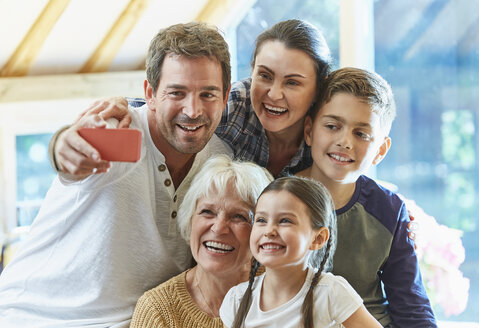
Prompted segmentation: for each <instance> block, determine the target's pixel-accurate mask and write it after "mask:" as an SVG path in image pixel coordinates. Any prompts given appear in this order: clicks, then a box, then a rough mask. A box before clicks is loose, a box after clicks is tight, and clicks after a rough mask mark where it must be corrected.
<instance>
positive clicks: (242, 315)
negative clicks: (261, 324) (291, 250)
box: [232, 259, 261, 328]
mask: <svg viewBox="0 0 479 328" xmlns="http://www.w3.org/2000/svg"><path fill="white" fill-rule="evenodd" d="M260 265H261V264H260V263H259V262H258V261H256V259H253V263H252V264H251V270H250V272H249V279H248V288H247V289H246V291H245V292H244V295H243V298H242V299H241V303H240V305H239V308H238V312H236V315H235V320H234V321H233V326H232V328H240V327H241V326H242V325H243V322H244V320H245V319H246V315H247V314H248V311H249V308H250V306H251V295H252V293H253V282H254V278H255V277H256V273H257V272H258V268H259V267H260Z"/></svg>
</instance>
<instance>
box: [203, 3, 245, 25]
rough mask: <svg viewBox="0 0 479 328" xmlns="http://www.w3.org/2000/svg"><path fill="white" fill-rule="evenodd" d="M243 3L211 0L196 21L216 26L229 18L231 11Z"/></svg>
mask: <svg viewBox="0 0 479 328" xmlns="http://www.w3.org/2000/svg"><path fill="white" fill-rule="evenodd" d="M238 3H241V1H237V0H209V1H208V2H207V3H206V4H205V6H204V7H203V9H202V10H201V11H200V13H199V14H198V16H196V19H195V20H196V21H198V22H205V23H209V24H216V25H218V23H219V22H220V21H222V20H223V19H224V18H225V17H228V16H229V14H230V11H231V9H233V8H234V7H235V5H237V4H238Z"/></svg>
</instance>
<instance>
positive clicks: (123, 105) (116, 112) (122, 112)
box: [75, 97, 131, 128]
mask: <svg viewBox="0 0 479 328" xmlns="http://www.w3.org/2000/svg"><path fill="white" fill-rule="evenodd" d="M91 114H98V115H99V116H100V117H101V118H102V119H104V120H105V121H106V120H108V119H109V118H116V119H117V120H118V122H119V123H118V128H127V127H129V126H130V123H131V116H130V113H129V112H128V101H127V100H126V99H125V98H123V97H112V98H108V99H103V100H98V101H95V102H94V103H93V104H91V105H90V107H88V108H87V109H85V110H84V111H83V112H81V113H80V115H79V116H78V118H77V119H76V121H75V123H77V122H78V121H79V120H80V119H81V118H82V117H84V116H85V115H91Z"/></svg>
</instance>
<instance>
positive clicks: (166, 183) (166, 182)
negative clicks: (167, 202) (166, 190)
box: [165, 179, 171, 187]
mask: <svg viewBox="0 0 479 328" xmlns="http://www.w3.org/2000/svg"><path fill="white" fill-rule="evenodd" d="M170 185H171V180H170V179H166V180H165V186H167V187H169V186H170Z"/></svg>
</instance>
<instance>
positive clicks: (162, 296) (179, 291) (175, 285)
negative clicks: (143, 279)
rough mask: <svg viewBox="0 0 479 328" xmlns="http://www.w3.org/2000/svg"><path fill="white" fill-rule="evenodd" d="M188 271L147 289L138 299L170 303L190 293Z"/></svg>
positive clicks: (147, 301)
mask: <svg viewBox="0 0 479 328" xmlns="http://www.w3.org/2000/svg"><path fill="white" fill-rule="evenodd" d="M186 272H187V271H184V272H182V273H180V274H179V275H177V276H175V277H173V278H171V279H169V280H167V281H165V282H164V283H162V284H160V285H158V286H156V287H155V288H152V289H150V290H148V291H146V292H145V293H144V294H143V295H142V296H141V297H140V299H139V300H138V303H140V302H146V303H169V302H171V301H173V300H175V299H176V298H177V296H181V295H184V296H186V295H189V294H188V290H187V288H186Z"/></svg>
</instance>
